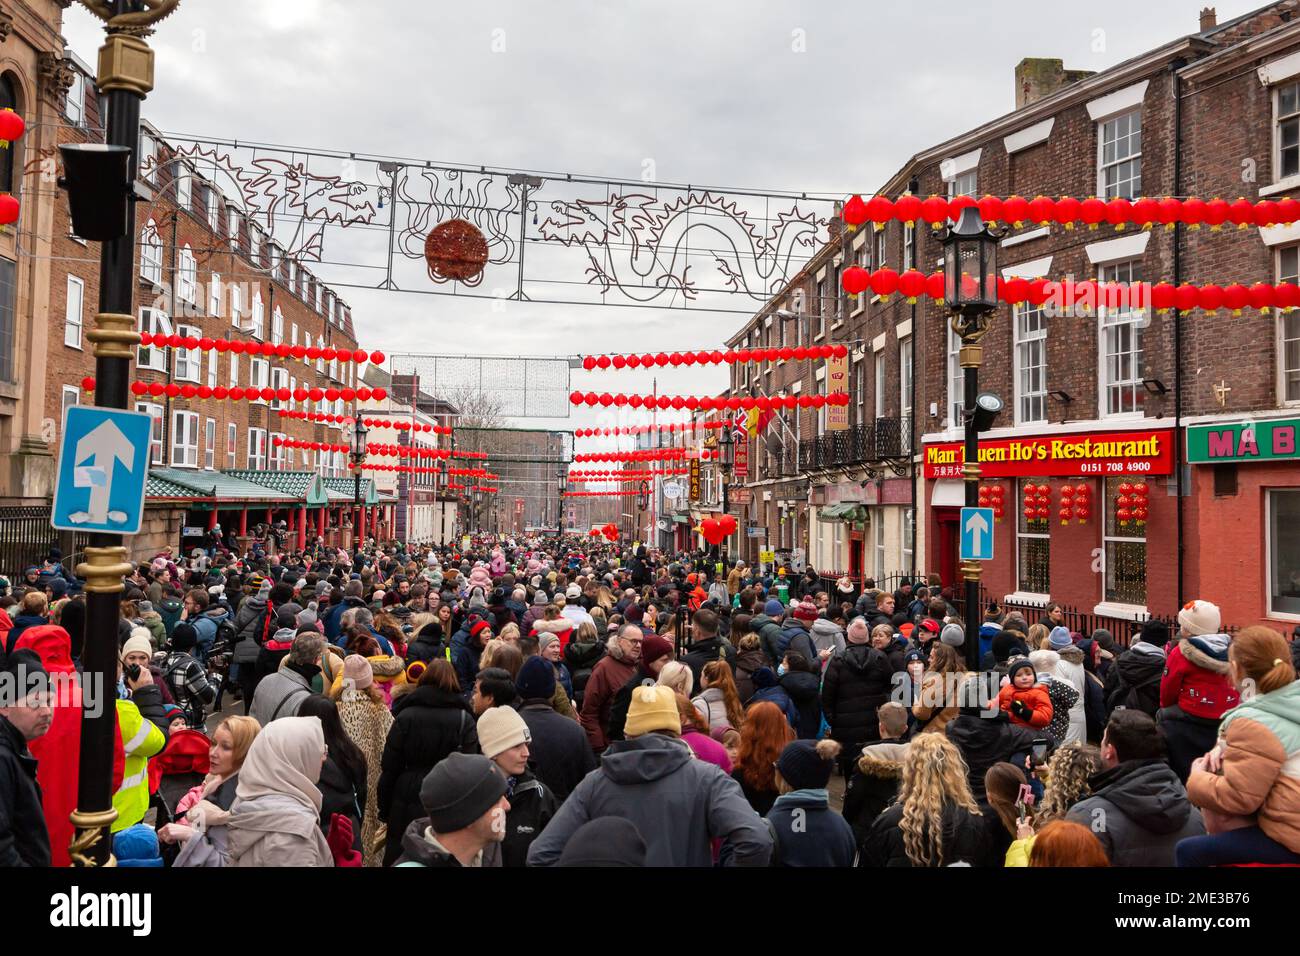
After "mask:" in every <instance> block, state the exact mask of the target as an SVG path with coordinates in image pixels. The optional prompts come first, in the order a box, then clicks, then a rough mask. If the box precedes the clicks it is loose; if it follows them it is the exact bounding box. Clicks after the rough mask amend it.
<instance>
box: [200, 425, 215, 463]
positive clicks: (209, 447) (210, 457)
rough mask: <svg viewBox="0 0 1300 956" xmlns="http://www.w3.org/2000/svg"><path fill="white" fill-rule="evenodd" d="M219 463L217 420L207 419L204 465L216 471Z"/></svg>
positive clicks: (204, 434) (204, 437)
mask: <svg viewBox="0 0 1300 956" xmlns="http://www.w3.org/2000/svg"><path fill="white" fill-rule="evenodd" d="M216 465H217V420H216V419H215V418H208V419H205V420H204V422H203V467H204V468H205V469H207V470H208V471H214V470H215V469H216Z"/></svg>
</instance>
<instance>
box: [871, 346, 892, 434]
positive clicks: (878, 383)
mask: <svg viewBox="0 0 1300 956" xmlns="http://www.w3.org/2000/svg"><path fill="white" fill-rule="evenodd" d="M888 367H889V363H888V362H887V361H886V360H885V350H884V349H881V350H880V351H879V352H877V353H876V355H875V360H874V362H873V364H872V370H871V371H872V375H873V376H874V377H875V383H874V384H875V402H874V407H875V411H876V418H884V417H885V406H886V404H887V403H886V401H885V375H886V372H887V371H888Z"/></svg>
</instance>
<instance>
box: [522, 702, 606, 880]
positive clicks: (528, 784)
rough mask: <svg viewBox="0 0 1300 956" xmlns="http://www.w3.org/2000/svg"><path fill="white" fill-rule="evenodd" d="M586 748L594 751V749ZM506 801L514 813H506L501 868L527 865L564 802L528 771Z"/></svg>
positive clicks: (588, 750)
mask: <svg viewBox="0 0 1300 956" xmlns="http://www.w3.org/2000/svg"><path fill="white" fill-rule="evenodd" d="M561 719H565V720H567V719H568V718H561ZM584 749H585V750H586V751H587V752H588V753H590V752H591V748H590V747H586V748H584ZM506 799H507V800H508V801H509V802H510V812H509V813H507V814H506V838H505V839H504V840H502V841H501V865H502V866H520V867H522V866H527V865H528V848H529V847H530V846H532V845H533V841H534V840H536V839H537V837H538V836H539V835H540V834H541V832H542V830H543V828H544V827H545V826H546V824H548V823H550V822H551V817H553V816H555V811H556V810H558V809H559V808H560V801H559V800H557V799H555V794H553V793H551V791H550V790H549V789H548V788H547V786H546V784H544V783H542V781H540V780H538V779H537V778H536V777H535V776H533V775H532V774H531V773H530V772H529V771H527V770H525V771H524V772H523V773H521V774H520V775H519V776H517V777H515V783H514V790H512V791H510V792H508V793H507V794H506Z"/></svg>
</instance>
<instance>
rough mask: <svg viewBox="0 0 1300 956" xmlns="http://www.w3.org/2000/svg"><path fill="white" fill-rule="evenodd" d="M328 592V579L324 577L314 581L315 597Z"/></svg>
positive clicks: (322, 595) (321, 596) (320, 596)
mask: <svg viewBox="0 0 1300 956" xmlns="http://www.w3.org/2000/svg"><path fill="white" fill-rule="evenodd" d="M329 593H330V583H329V581H327V580H325V579H324V578H321V580H319V581H317V582H316V597H318V598H323V597H324V596H325V595H327V594H329Z"/></svg>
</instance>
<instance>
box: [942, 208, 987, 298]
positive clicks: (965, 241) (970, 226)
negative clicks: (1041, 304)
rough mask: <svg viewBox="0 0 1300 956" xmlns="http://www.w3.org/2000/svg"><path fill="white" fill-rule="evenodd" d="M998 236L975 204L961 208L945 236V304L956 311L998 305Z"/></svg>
mask: <svg viewBox="0 0 1300 956" xmlns="http://www.w3.org/2000/svg"><path fill="white" fill-rule="evenodd" d="M998 239H999V236H998V235H996V234H995V233H993V232H991V231H990V230H989V228H988V227H987V226H985V225H984V221H983V220H982V219H981V218H980V213H979V210H978V209H977V208H975V207H974V206H966V207H965V208H963V209H962V211H961V218H960V219H959V220H957V224H956V225H955V226H952V227H951V228H949V229H948V230H947V231H946V232H945V234H944V237H943V298H944V305H945V306H946V307H947V308H949V309H951V310H953V311H954V312H962V313H968V314H969V313H988V312H992V311H993V310H994V309H996V308H997V305H998V282H997V276H998V264H997V259H998V255H997V252H998Z"/></svg>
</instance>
